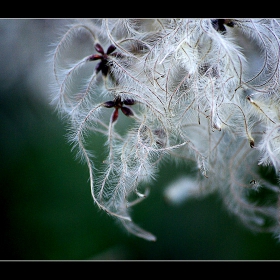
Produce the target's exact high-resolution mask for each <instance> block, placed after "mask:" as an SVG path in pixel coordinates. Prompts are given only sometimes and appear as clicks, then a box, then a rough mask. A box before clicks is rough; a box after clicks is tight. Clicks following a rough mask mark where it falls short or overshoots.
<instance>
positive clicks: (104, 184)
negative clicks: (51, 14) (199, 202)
mask: <svg viewBox="0 0 280 280" xmlns="http://www.w3.org/2000/svg"><path fill="white" fill-rule="evenodd" d="M105 50H107V51H106V52H105ZM279 54H280V26H279V20H277V19H187V18H183V19H172V18H170V19H169V18H165V19H92V20H90V19H87V20H77V21H74V22H73V24H72V25H70V26H68V27H67V30H66V32H65V33H64V34H63V36H62V37H61V38H60V41H59V42H58V44H57V45H56V47H55V49H54V52H53V60H52V62H53V70H54V75H55V78H56V83H57V84H56V88H55V96H54V102H55V103H56V105H57V110H58V112H60V114H61V115H62V116H63V117H64V118H65V119H67V121H68V123H69V125H70V131H69V135H68V137H69V141H70V142H71V143H72V145H73V148H77V155H78V157H79V158H81V159H82V160H84V161H85V162H86V164H87V165H88V169H89V176H90V186H91V191H92V196H93V199H94V201H95V203H96V204H97V205H98V207H99V208H101V209H103V210H104V211H106V212H107V213H108V214H109V215H111V216H113V217H115V218H117V219H118V220H119V221H120V222H121V223H122V224H123V225H124V227H125V228H126V229H127V230H128V231H129V232H131V233H133V234H135V235H136V236H139V237H141V238H144V239H146V240H151V241H154V240H156V238H155V236H154V235H153V234H151V233H149V232H147V231H145V230H143V229H142V228H140V227H139V226H137V225H136V224H134V222H133V221H132V219H131V217H130V209H131V206H133V205H134V204H135V203H138V202H140V201H141V200H142V199H144V198H145V197H146V196H147V195H148V190H149V189H148V186H149V182H150V181H151V180H155V176H156V174H157V173H158V170H159V168H160V166H161V164H163V163H164V162H166V160H174V161H176V162H181V163H192V166H193V173H195V174H196V175H195V177H194V176H193V174H192V178H191V179H189V180H184V181H180V186H178V185H176V184H175V185H174V187H172V186H170V188H168V191H166V192H165V196H166V199H168V201H170V202H172V201H174V202H176V200H177V199H179V200H180V202H181V200H182V198H185V199H187V198H188V197H192V196H197V195H204V194H207V193H210V192H213V191H217V192H219V193H220V195H221V197H222V199H223V200H224V203H225V205H226V206H227V207H228V209H229V211H231V212H232V213H234V214H236V215H237V216H238V217H239V218H240V219H241V220H242V221H243V222H244V224H246V225H247V226H248V227H250V228H252V229H254V230H257V231H268V232H271V233H273V234H275V235H276V236H278V237H279V234H280V231H279V229H280V224H279V214H280V212H279V211H280V210H279V205H280V200H279V185H278V184H273V183H271V180H268V179H267V178H264V177H263V176H261V175H260V172H259V167H260V165H263V166H271V167H273V168H274V174H275V177H276V178H277V177H278V176H279V169H280V148H279V147H280V121H279V118H280V106H279V96H280V95H279V89H280V87H279V78H280V76H279V74H280V72H279V59H280V55H279ZM132 105H133V110H132V108H131V106H132ZM108 108H109V109H113V111H112V115H111V117H108V115H107V113H108V111H109V110H108ZM119 111H121V112H122V113H123V114H124V115H125V116H127V117H129V118H128V119H127V121H128V120H129V125H128V124H127V122H124V119H125V118H124V119H123V118H121V117H120V116H119ZM117 120H118V121H117ZM96 133H100V134H103V135H104V136H105V137H106V139H107V140H106V141H105V142H104V151H106V152H107V156H106V158H104V159H103V160H102V161H101V162H98V161H97V160H96V159H95V157H94V154H95V152H97V151H96V150H95V147H96V145H95V137H94V136H95V134H96ZM187 175H188V174H186V176H187ZM177 192H179V193H177Z"/></svg>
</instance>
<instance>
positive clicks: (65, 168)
mask: <svg viewBox="0 0 280 280" xmlns="http://www.w3.org/2000/svg"><path fill="white" fill-rule="evenodd" d="M65 22H66V20H63V19H61V20H60V19H56V20H54V19H1V20H0V35H1V43H0V47H1V51H0V59H1V61H0V63H1V69H0V74H1V76H0V140H1V143H0V157H1V166H0V170H1V171H0V184H1V185H0V200H1V201H0V207H1V209H0V216H1V231H0V254H1V260H280V243H279V242H277V240H276V239H275V238H274V237H273V236H272V235H271V234H259V233H258V234H256V233H252V232H251V231H250V230H248V229H246V228H245V227H244V226H243V225H242V224H241V223H240V222H239V221H238V220H237V218H236V217H234V216H232V215H230V214H229V213H228V212H227V210H226V208H225V207H224V206H223V204H222V202H221V200H220V198H219V197H218V196H216V195H215V194H212V195H209V196H207V197H205V198H201V199H197V200H195V199H192V200H189V201H187V202H186V203H184V204H182V205H179V206H172V205H169V204H167V203H166V201H165V200H164V197H163V190H164V188H165V187H166V186H167V185H168V183H169V182H171V181H173V180H174V179H175V178H176V177H177V176H178V175H180V174H185V173H186V172H187V170H185V167H178V168H176V169H175V168H174V165H172V164H166V165H165V166H164V167H163V168H162V169H161V171H160V173H159V176H158V180H157V182H155V183H154V184H153V185H152V186H151V192H150V195H149V197H148V198H147V199H146V200H144V201H143V202H142V203H140V204H139V205H137V206H135V207H134V208H133V211H132V218H133V219H134V221H135V222H136V223H137V224H139V225H140V226H142V227H143V228H145V229H146V230H148V231H150V232H152V233H153V234H155V235H156V236H157V241H156V242H149V241H145V240H142V239H140V238H138V237H135V236H132V235H129V234H128V233H127V232H126V231H125V230H123V229H122V228H121V227H120V226H119V225H118V224H116V223H115V221H114V219H112V218H111V217H109V216H107V215H106V214H105V213H103V212H101V211H100V210H98V208H97V206H96V205H94V203H93V200H92V198H91V193H90V186H89V182H88V177H89V174H88V170H87V166H86V165H83V164H80V163H79V162H77V161H75V159H74V158H75V155H74V154H73V153H72V152H71V147H70V146H69V144H68V143H67V140H66V137H65V134H66V126H65V124H64V123H63V122H62V121H61V120H60V119H59V118H58V116H57V114H56V113H55V111H54V108H53V107H52V106H51V105H50V103H49V102H50V96H49V95H50V93H49V89H48V84H49V78H48V75H49V74H51V73H49V72H51V71H50V69H48V67H47V64H46V62H45V60H46V53H47V52H48V51H49V47H50V44H51V43H52V40H54V41H55V35H56V32H57V28H58V29H59V27H60V26H61V25H63V24H64V23H65Z"/></svg>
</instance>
